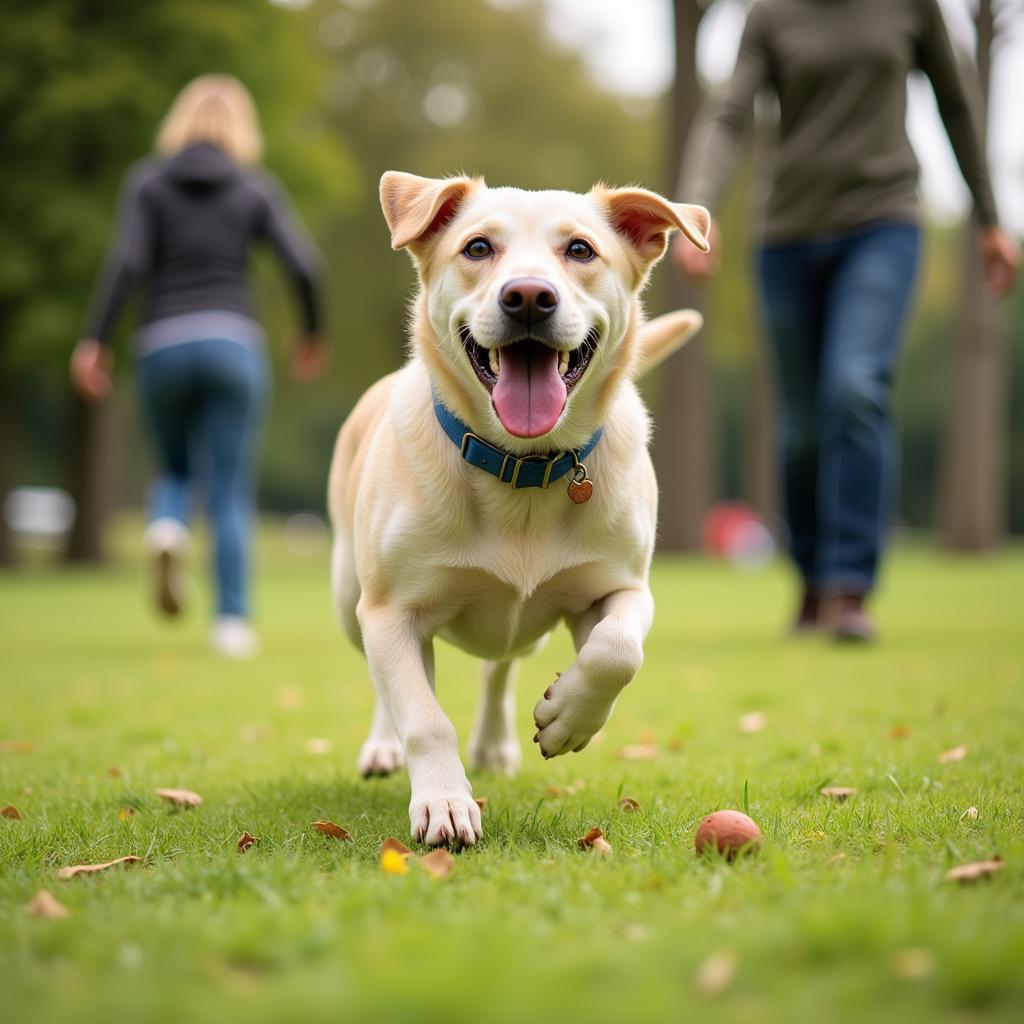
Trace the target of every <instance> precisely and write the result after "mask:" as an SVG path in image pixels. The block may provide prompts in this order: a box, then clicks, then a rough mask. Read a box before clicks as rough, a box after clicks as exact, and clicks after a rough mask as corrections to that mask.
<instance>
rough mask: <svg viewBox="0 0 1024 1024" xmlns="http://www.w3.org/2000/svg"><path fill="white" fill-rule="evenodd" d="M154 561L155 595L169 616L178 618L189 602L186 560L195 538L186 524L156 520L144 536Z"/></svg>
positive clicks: (159, 604) (157, 601)
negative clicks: (185, 572)
mask: <svg viewBox="0 0 1024 1024" xmlns="http://www.w3.org/2000/svg"><path fill="white" fill-rule="evenodd" d="M143 540H144V542H145V545H146V547H147V548H148V549H149V553H150V557H151V559H152V562H153V596H154V599H155V601H156V606H157V607H158V608H159V609H160V611H162V612H163V613H164V614H165V615H172V616H173V615H178V614H179V613H180V612H181V609H182V607H183V605H184V603H185V578H184V571H183V566H184V561H185V553H186V552H187V551H188V548H189V544H190V542H191V535H190V534H189V532H188V528H187V527H186V526H185V525H184V523H181V522H179V521H178V520H177V519H171V518H168V517H165V518H163V519H154V520H153V522H151V523H150V524H149V526H148V527H147V529H146V533H145V535H144V537H143Z"/></svg>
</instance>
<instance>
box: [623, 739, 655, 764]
mask: <svg viewBox="0 0 1024 1024" xmlns="http://www.w3.org/2000/svg"><path fill="white" fill-rule="evenodd" d="M659 753H660V751H659V750H658V748H657V747H656V746H655V745H654V744H653V743H634V744H633V745H632V746H628V747H620V748H619V750H618V751H617V752H616V756H617V757H618V758H619V760H620V761H653V760H654V759H655V758H656V757H657V756H658V754H659Z"/></svg>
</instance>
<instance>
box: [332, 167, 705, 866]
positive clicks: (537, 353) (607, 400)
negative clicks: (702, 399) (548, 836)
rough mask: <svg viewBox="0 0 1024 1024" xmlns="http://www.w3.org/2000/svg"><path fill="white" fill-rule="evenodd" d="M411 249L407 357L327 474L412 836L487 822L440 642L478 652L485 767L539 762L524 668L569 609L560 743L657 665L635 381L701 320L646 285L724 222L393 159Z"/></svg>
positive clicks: (595, 192) (338, 559)
mask: <svg viewBox="0 0 1024 1024" xmlns="http://www.w3.org/2000/svg"><path fill="white" fill-rule="evenodd" d="M380 198H381V205H382V207H383V210H384V216H385V218H386V220H387V223H388V227H389V228H390V230H391V245H392V248H394V249H406V250H408V252H409V253H410V254H411V256H412V259H413V262H414V264H415V266H416V271H417V274H418V278H419V289H418V291H417V294H416V297H415V300H414V303H413V308H412V323H411V336H412V353H411V356H410V359H409V361H408V362H407V363H406V364H405V366H404V367H402V369H400V370H398V371H397V372H395V373H393V374H391V375H390V376H388V377H385V378H384V379H383V380H380V381H378V382H377V383H376V384H375V385H374V386H373V387H371V388H370V389H369V391H367V392H366V394H365V395H364V396H363V397H362V399H361V400H360V401H359V403H358V404H357V405H356V407H355V409H354V410H353V412H352V414H351V415H350V416H349V418H348V419H347V420H346V422H345V424H344V426H343V427H342V429H341V433H340V435H339V437H338V442H337V446H336V448H335V453H334V459H333V464H332V466H331V474H330V482H329V504H330V511H331V519H332V523H333V527H334V535H335V540H334V553H333V564H332V578H333V589H334V596H335V601H336V604H337V608H338V612H339V615H340V618H341V622H342V624H343V627H344V629H345V632H346V633H347V634H348V636H349V638H350V639H351V640H352V642H353V643H354V644H356V645H357V646H358V647H360V648H361V649H362V650H363V651H364V652H365V655H366V658H367V661H368V663H369V667H370V672H371V674H372V677H373V681H374V684H375V687H376V691H377V704H376V710H375V712H374V715H373V723H372V726H371V729H370V735H369V738H368V739H367V740H366V742H365V743H364V744H363V747H362V750H361V752H360V755H359V768H360V770H361V772H362V773H363V774H364V775H384V774H388V773H389V772H393V771H395V770H397V769H399V768H400V767H401V766H402V765H403V764H405V765H408V770H409V777H410V782H411V785H412V800H411V804H410V808H409V814H410V822H411V826H412V834H413V837H414V838H415V839H416V840H420V841H423V842H425V843H426V844H427V845H428V846H437V845H442V844H451V845H456V846H457V845H468V844H472V843H474V842H475V841H476V840H477V839H478V838H480V836H481V824H480V810H479V808H478V806H477V804H476V803H475V801H474V799H473V791H472V789H471V788H470V784H469V781H468V780H467V778H466V771H465V768H464V767H463V764H462V761H461V759H460V757H459V747H458V741H457V738H456V734H455V729H454V728H453V726H452V724H451V722H450V721H449V720H448V718H447V717H446V715H445V713H444V711H443V710H442V709H441V705H440V704H439V703H438V700H437V697H436V696H435V694H434V656H433V641H434V638H435V637H442V638H443V639H445V640H448V641H450V642H451V643H453V644H455V645H456V646H457V647H459V648H461V649H462V650H464V651H467V652H469V653H470V654H473V655H476V656H477V657H479V658H482V659H483V699H482V704H481V708H480V711H479V714H478V716H477V721H476V725H475V727H474V730H473V734H472V738H471V740H470V744H469V760H470V763H471V764H472V766H473V767H475V768H478V769H488V770H494V771H502V772H508V773H511V772H514V771H515V770H516V769H517V768H518V766H519V763H520V749H519V743H518V740H517V739H516V727H515V708H514V699H513V693H512V681H513V675H514V670H515V664H516V661H517V660H518V659H519V658H521V657H523V656H524V655H526V654H529V653H531V652H533V651H535V650H537V649H538V648H539V647H540V646H541V644H542V643H543V642H544V640H545V639H546V637H547V636H548V634H549V633H550V632H551V631H552V630H553V629H554V628H555V627H556V626H557V625H558V624H559V623H561V622H565V623H566V625H567V626H568V628H569V631H570V632H571V634H572V638H573V642H574V644H575V647H576V660H575V661H574V662H573V664H572V665H570V666H569V667H568V668H566V669H565V671H563V672H562V673H560V674H559V676H558V678H557V679H556V680H555V681H554V682H553V683H552V684H551V685H550V686H549V687H548V688H547V690H546V691H545V692H544V695H543V697H542V698H541V699H540V701H539V702H538V703H537V705H536V707H535V708H534V712H533V716H534V720H535V723H536V728H537V732H536V735H535V736H534V742H536V743H537V744H538V746H539V748H540V751H541V753H542V754H543V755H544V757H546V758H548V757H557V756H558V755H559V754H567V753H569V752H570V751H579V750H582V749H583V748H584V747H585V746H586V745H587V744H588V743H589V742H590V740H591V738H592V737H593V736H594V734H595V733H596V732H597V731H598V730H599V729H600V728H601V727H602V726H603V725H604V723H605V721H606V720H607V719H608V716H609V714H610V713H611V710H612V707H613V706H614V704H615V700H616V698H617V697H618V695H619V693H620V692H621V691H622V689H623V687H624V686H625V685H626V684H627V683H629V682H630V681H631V680H632V679H633V677H634V676H635V675H636V673H637V671H638V669H639V668H640V664H641V661H642V659H643V641H644V638H645V636H646V634H647V631H648V630H649V628H650V625H651V621H652V618H653V614H654V603H653V599H652V597H651V593H650V589H649V587H648V580H647V577H648V569H649V566H650V561H651V554H652V551H653V548H654V537H655V526H656V519H657V486H656V483H655V478H654V471H653V468H652V465H651V461H650V457H649V455H648V452H647V443H648V433H649V421H648V416H647V412H646V410H645V409H644V406H643V403H642V402H641V400H640V397H639V394H638V393H637V390H636V387H635V385H634V380H635V378H636V377H637V376H638V375H639V374H640V373H641V372H643V371H646V370H649V369H651V368H652V367H653V366H655V365H656V364H657V363H658V362H660V361H661V360H662V359H663V358H665V356H667V355H668V354H669V353H670V352H672V351H673V350H674V349H676V348H677V347H678V346H679V345H681V344H682V343H683V342H684V341H685V340H686V339H687V338H688V337H690V335H692V334H693V333H695V332H696V331H697V330H698V329H699V327H700V325H701V318H700V315H699V314H698V313H696V312H694V311H692V310H682V311H679V312H676V313H672V314H668V315H667V316H664V317H660V318H658V319H656V320H653V321H650V322H648V323H646V324H645V323H643V319H642V311H641V306H640V299H639V296H640V293H641V291H642V290H643V287H644V285H645V283H646V281H647V278H648V274H649V272H650V270H651V267H652V266H653V265H654V263H655V262H657V260H658V259H660V258H661V256H662V255H663V254H664V252H665V249H666V245H667V240H668V236H669V233H670V232H671V231H672V230H674V229H679V230H681V231H682V233H683V234H684V235H685V236H686V238H687V239H689V241H690V242H692V243H693V244H694V245H696V246H697V247H698V248H700V249H702V250H705V251H706V250H707V248H708V242H707V237H706V236H707V231H708V213H707V211H706V210H705V209H704V208H703V207H699V206H687V205H683V204H677V203H672V202H669V201H668V200H666V199H664V198H662V197H661V196H659V195H657V194H655V193H653V192H649V191H647V190H645V189H640V188H622V189H616V188H608V187H606V186H604V185H597V186H595V187H594V188H593V189H592V190H591V191H590V192H589V193H587V194H586V195H581V194H577V193H572V192H556V191H548V192H528V191H523V190H520V189H515V188H488V187H487V186H486V185H485V184H484V182H483V181H482V180H480V179H472V178H467V177H456V178H446V179H443V180H438V179H430V178H421V177H417V176H415V175H412V174H404V173H399V172H396V171H389V172H387V173H386V174H385V175H384V176H383V178H382V179H381V184H380Z"/></svg>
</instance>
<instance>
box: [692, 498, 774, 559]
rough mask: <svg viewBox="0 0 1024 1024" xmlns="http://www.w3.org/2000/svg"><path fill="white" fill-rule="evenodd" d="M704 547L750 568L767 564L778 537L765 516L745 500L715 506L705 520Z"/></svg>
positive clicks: (708, 551)
mask: <svg viewBox="0 0 1024 1024" xmlns="http://www.w3.org/2000/svg"><path fill="white" fill-rule="evenodd" d="M701 538H702V541H703V546H704V551H705V552H706V553H707V554H710V555H717V556H718V557H720V558H727V559H728V560H729V561H730V562H734V563H736V564H737V565H741V566H743V567H744V568H748V569H758V568H761V567H762V566H764V565H766V564H767V563H768V562H770V561H771V559H772V558H773V557H774V555H775V541H774V539H773V538H772V534H771V531H770V530H769V529H768V527H767V526H765V524H764V522H763V521H762V519H761V517H760V516H759V515H758V514H757V512H756V511H755V510H754V509H753V508H752V507H751V506H750V505H747V504H745V503H744V502H742V501H723V502H720V503H719V504H718V505H715V506H713V507H712V508H711V509H710V510H709V511H708V513H707V515H706V516H705V517H704V522H703V523H702V524H701Z"/></svg>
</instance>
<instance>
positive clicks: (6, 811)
mask: <svg viewBox="0 0 1024 1024" xmlns="http://www.w3.org/2000/svg"><path fill="white" fill-rule="evenodd" d="M0 818H10V820H11V821H21V811H19V810H18V808H17V807H15V806H14V804H8V805H7V806H6V807H4V808H2V809H0Z"/></svg>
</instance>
